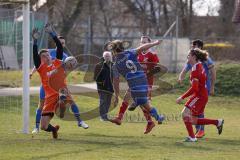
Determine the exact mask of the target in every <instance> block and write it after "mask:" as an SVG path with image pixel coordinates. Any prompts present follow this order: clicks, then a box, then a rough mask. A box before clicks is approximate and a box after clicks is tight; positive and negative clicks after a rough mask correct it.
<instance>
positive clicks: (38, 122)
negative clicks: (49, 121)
mask: <svg viewBox="0 0 240 160" xmlns="http://www.w3.org/2000/svg"><path fill="white" fill-rule="evenodd" d="M41 114H42V110H41V109H37V110H36V128H38V129H39V124H40V120H41Z"/></svg>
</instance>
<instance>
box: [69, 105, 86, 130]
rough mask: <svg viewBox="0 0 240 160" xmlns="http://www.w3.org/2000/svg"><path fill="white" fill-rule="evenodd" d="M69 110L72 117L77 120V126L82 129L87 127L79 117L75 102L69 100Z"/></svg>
mask: <svg viewBox="0 0 240 160" xmlns="http://www.w3.org/2000/svg"><path fill="white" fill-rule="evenodd" d="M70 105H71V110H72V112H73V114H74V117H75V118H76V120H77V122H78V126H79V127H82V128H84V129H88V128H89V126H88V125H87V124H86V123H85V122H84V121H83V120H82V119H81V118H80V112H79V109H78V106H77V105H76V103H75V102H74V101H71V104H70Z"/></svg>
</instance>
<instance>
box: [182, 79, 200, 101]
mask: <svg viewBox="0 0 240 160" xmlns="http://www.w3.org/2000/svg"><path fill="white" fill-rule="evenodd" d="M198 86H199V81H198V79H196V78H194V79H193V80H192V85H191V87H190V88H189V90H187V92H185V93H184V94H183V95H182V96H181V98H182V99H185V98H187V97H189V96H191V95H192V94H194V93H197V92H198V90H199V87H198Z"/></svg>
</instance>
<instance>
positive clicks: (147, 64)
mask: <svg viewBox="0 0 240 160" xmlns="http://www.w3.org/2000/svg"><path fill="white" fill-rule="evenodd" d="M138 62H140V64H141V66H142V67H143V70H144V72H145V73H147V71H150V70H152V69H153V68H154V67H155V66H156V64H157V63H159V59H158V56H157V54H156V53H154V52H152V51H150V50H148V51H147V52H146V53H143V52H142V53H140V54H138Z"/></svg>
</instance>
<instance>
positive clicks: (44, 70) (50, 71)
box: [37, 59, 66, 99]
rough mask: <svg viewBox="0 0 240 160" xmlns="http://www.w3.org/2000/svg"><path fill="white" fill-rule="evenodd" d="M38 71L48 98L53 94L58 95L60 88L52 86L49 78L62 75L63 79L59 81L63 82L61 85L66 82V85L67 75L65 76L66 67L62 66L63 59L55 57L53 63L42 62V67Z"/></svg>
mask: <svg viewBox="0 0 240 160" xmlns="http://www.w3.org/2000/svg"><path fill="white" fill-rule="evenodd" d="M37 71H38V73H39V75H40V77H41V82H42V85H43V88H44V90H45V94H46V96H45V98H46V99H47V98H48V97H51V96H53V95H57V96H58V90H56V88H54V87H52V86H51V85H50V84H49V79H50V77H54V76H56V75H61V76H62V79H59V83H61V85H63V84H64V85H65V86H66V83H65V77H66V76H65V72H64V68H63V67H62V61H61V60H58V59H55V60H53V62H52V64H51V65H47V64H41V65H40V67H39V68H38V69H37ZM51 79H52V78H51ZM56 84H58V83H56Z"/></svg>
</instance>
